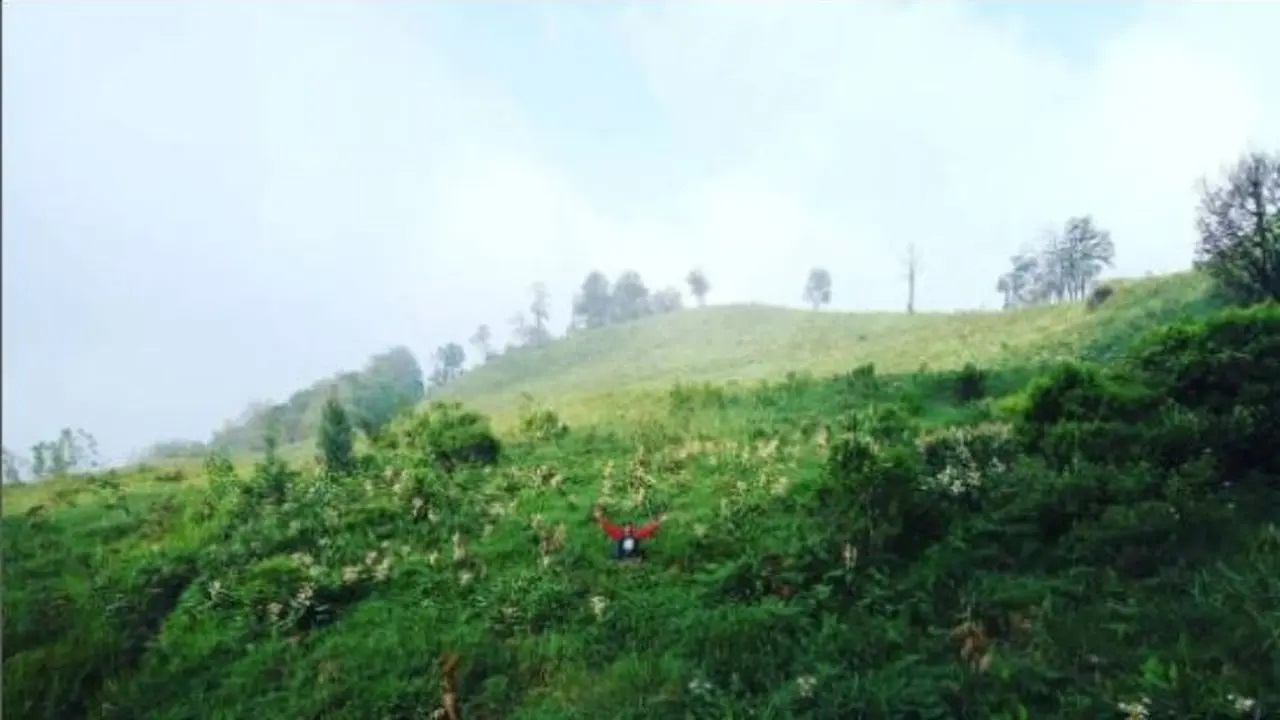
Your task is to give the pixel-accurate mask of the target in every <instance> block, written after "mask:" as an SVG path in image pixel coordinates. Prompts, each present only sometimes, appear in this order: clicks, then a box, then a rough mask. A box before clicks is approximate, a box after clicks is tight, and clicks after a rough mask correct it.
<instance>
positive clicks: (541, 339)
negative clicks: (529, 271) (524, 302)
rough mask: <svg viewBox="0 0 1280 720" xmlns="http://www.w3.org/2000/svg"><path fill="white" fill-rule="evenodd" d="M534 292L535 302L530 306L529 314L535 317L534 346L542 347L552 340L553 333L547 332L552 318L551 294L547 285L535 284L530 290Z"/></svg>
mask: <svg viewBox="0 0 1280 720" xmlns="http://www.w3.org/2000/svg"><path fill="white" fill-rule="evenodd" d="M530 290H531V291H532V292H533V302H531V303H530V304H529V314H530V315H532V316H533V336H532V341H533V342H532V344H534V345H542V344H545V343H546V342H547V340H549V339H550V338H551V333H550V332H548V331H547V320H548V319H550V317H551V294H550V293H549V292H548V291H547V286H546V284H545V283H540V282H537V283H534V284H533V287H532V288H530Z"/></svg>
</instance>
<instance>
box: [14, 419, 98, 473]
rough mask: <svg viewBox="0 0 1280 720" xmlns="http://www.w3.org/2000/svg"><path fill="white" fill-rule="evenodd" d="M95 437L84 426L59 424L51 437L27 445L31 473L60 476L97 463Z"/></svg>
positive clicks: (91, 466) (88, 467) (92, 466)
mask: <svg viewBox="0 0 1280 720" xmlns="http://www.w3.org/2000/svg"><path fill="white" fill-rule="evenodd" d="M98 464H99V463H98V441H97V440H96V439H94V437H93V436H92V435H90V434H89V433H87V432H85V431H84V430H79V429H77V430H72V429H71V428H62V430H60V431H59V432H58V437H57V439H55V440H46V441H44V442H38V443H36V444H35V445H32V446H31V475H32V477H34V478H36V479H40V478H45V477H61V476H63V475H67V474H68V473H72V472H76V471H80V470H88V469H91V468H95V467H98Z"/></svg>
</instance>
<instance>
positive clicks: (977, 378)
mask: <svg viewBox="0 0 1280 720" xmlns="http://www.w3.org/2000/svg"><path fill="white" fill-rule="evenodd" d="M986 395H987V374H986V373H985V372H983V371H982V370H981V369H980V368H979V367H978V366H977V365H974V364H973V363H965V364H964V367H962V368H960V372H959V373H957V374H956V402H958V403H960V404H962V405H963V404H967V403H971V402H974V401H975V400H981V399H982V398H984V397H986Z"/></svg>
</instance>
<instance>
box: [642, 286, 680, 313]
mask: <svg viewBox="0 0 1280 720" xmlns="http://www.w3.org/2000/svg"><path fill="white" fill-rule="evenodd" d="M683 308H684V300H683V299H682V298H681V297H680V291H679V290H678V289H676V288H673V287H669V288H665V289H663V290H659V291H658V292H656V293H654V294H653V295H650V296H649V309H650V310H651V311H652V312H653V313H654V314H662V313H670V312H675V311H677V310H681V309H683Z"/></svg>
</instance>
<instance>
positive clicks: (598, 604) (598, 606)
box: [591, 595, 609, 620]
mask: <svg viewBox="0 0 1280 720" xmlns="http://www.w3.org/2000/svg"><path fill="white" fill-rule="evenodd" d="M608 606H609V601H608V600H606V599H604V598H603V597H601V596H600V595H595V596H593V597H592V598H591V612H593V613H595V616H596V619H597V620H599V619H600V618H601V617H604V610H605V608H606V607H608Z"/></svg>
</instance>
